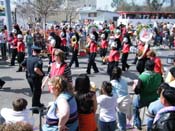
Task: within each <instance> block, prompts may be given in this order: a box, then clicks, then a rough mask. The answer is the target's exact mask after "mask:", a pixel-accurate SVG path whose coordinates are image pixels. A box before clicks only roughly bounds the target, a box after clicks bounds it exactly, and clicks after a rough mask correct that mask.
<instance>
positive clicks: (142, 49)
mask: <svg viewBox="0 0 175 131" xmlns="http://www.w3.org/2000/svg"><path fill="white" fill-rule="evenodd" d="M149 48H150V45H149V44H148V43H146V44H144V43H143V42H141V41H139V43H138V56H137V57H138V62H137V65H136V69H137V71H138V72H139V73H140V74H141V73H142V72H143V71H144V69H145V62H146V60H147V56H146V55H147V52H148V51H149Z"/></svg>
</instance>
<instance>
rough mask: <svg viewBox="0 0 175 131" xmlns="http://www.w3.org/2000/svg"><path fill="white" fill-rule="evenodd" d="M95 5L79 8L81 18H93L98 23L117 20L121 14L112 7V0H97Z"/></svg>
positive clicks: (81, 19)
mask: <svg viewBox="0 0 175 131" xmlns="http://www.w3.org/2000/svg"><path fill="white" fill-rule="evenodd" d="M94 3H96V4H94V5H90V6H86V4H85V6H84V7H82V8H80V9H78V10H77V11H78V12H79V20H80V21H83V20H87V19H88V20H93V21H94V22H96V23H100V22H104V21H109V20H117V18H118V17H119V15H118V14H117V13H116V12H115V11H114V8H112V6H111V4H112V0H96V1H95V2H94Z"/></svg>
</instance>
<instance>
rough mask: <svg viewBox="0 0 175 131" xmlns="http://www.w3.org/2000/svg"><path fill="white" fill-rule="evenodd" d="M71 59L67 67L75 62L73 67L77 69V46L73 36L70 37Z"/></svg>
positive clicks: (75, 38)
mask: <svg viewBox="0 0 175 131" xmlns="http://www.w3.org/2000/svg"><path fill="white" fill-rule="evenodd" d="M71 44H72V58H71V61H70V63H69V67H71V66H72V64H73V62H74V61H75V67H79V62H78V51H79V44H78V41H77V37H76V36H75V35H74V36H72V41H71Z"/></svg>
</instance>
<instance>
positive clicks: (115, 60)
mask: <svg viewBox="0 0 175 131" xmlns="http://www.w3.org/2000/svg"><path fill="white" fill-rule="evenodd" d="M119 60H120V52H119V51H118V50H117V43H116V42H113V43H112V44H111V50H110V52H109V56H108V57H107V61H108V67H107V73H108V75H109V76H110V80H111V74H112V70H113V68H114V67H116V66H118V64H119Z"/></svg>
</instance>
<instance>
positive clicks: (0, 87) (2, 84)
mask: <svg viewBox="0 0 175 131" xmlns="http://www.w3.org/2000/svg"><path fill="white" fill-rule="evenodd" d="M4 84H5V81H2V83H1V85H0V89H2V87H3V86H4Z"/></svg>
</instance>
